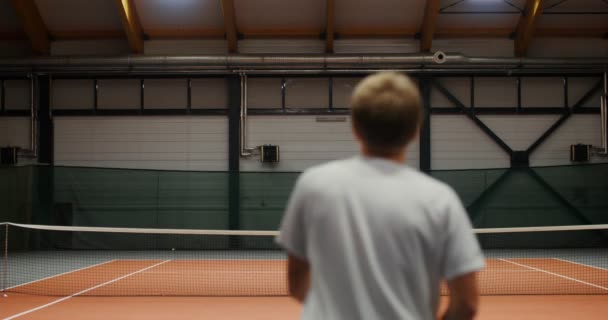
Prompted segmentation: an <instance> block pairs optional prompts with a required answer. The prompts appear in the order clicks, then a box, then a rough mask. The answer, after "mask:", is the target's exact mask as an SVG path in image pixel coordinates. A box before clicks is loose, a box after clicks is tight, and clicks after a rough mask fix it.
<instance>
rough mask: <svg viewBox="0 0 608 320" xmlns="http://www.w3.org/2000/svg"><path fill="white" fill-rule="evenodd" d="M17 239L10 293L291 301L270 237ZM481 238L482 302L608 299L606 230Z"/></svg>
mask: <svg viewBox="0 0 608 320" xmlns="http://www.w3.org/2000/svg"><path fill="white" fill-rule="evenodd" d="M600 227H601V229H593V228H600ZM4 228H5V226H2V229H4ZM580 229H582V230H580ZM9 233H10V235H9V238H8V239H9V242H12V243H9V250H8V255H7V256H5V257H4V260H3V261H4V264H3V268H2V273H3V275H4V277H5V279H4V280H3V282H4V283H3V287H4V288H5V291H7V292H8V293H11V292H17V293H25V294H35V295H53V296H69V295H78V296H277V295H286V294H287V283H286V266H287V264H286V255H285V253H284V252H283V251H281V250H280V248H278V247H277V246H276V245H275V243H274V237H275V235H276V233H275V232H271V231H266V232H256V231H208V230H207V231H205V230H177V229H164V230H163V229H161V230H158V229H157V230H154V229H120V228H119V229H111V228H85V227H57V226H30V225H20V226H13V225H11V226H10V228H9ZM476 233H477V236H478V239H479V241H480V243H481V244H482V247H483V248H484V253H485V255H486V264H487V267H486V268H485V269H484V270H483V271H482V272H481V273H480V276H479V283H480V291H481V294H483V295H533V294H543V295H548V294H608V226H599V227H598V226H593V227H590V226H578V227H573V228H568V229H566V230H562V229H554V228H553V229H552V228H534V229H521V228H514V229H502V228H501V229H478V230H476ZM443 293H444V294H445V293H446V291H445V289H444V290H443Z"/></svg>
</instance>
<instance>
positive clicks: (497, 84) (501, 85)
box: [475, 77, 517, 108]
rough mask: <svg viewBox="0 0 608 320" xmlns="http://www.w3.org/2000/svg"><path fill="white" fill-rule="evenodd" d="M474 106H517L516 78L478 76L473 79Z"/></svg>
mask: <svg viewBox="0 0 608 320" xmlns="http://www.w3.org/2000/svg"><path fill="white" fill-rule="evenodd" d="M475 107H482V108H505V107H508V108H515V107H517V78H515V77H513V78H498V77H478V78H476V79H475Z"/></svg>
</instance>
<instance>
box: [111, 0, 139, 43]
mask: <svg viewBox="0 0 608 320" xmlns="http://www.w3.org/2000/svg"><path fill="white" fill-rule="evenodd" d="M115 1H116V5H117V6H118V11H119V15H120V18H121V20H122V25H123V28H124V30H125V35H126V36H127V40H129V46H130V47H131V51H132V52H133V53H143V52H144V32H143V29H142V27H141V23H140V21H139V16H138V15H137V10H136V9H135V4H134V3H133V0H115Z"/></svg>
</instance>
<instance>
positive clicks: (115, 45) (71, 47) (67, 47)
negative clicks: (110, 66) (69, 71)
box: [51, 38, 131, 56]
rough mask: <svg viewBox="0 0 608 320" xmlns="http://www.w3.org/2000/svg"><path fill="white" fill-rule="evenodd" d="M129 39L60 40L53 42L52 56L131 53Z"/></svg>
mask: <svg viewBox="0 0 608 320" xmlns="http://www.w3.org/2000/svg"><path fill="white" fill-rule="evenodd" d="M130 53H131V49H130V48H129V43H128V42H127V39H126V38H125V39H105V40H104V39H98V40H59V41H52V42H51V55H52V56H102V55H107V56H110V55H124V54H130Z"/></svg>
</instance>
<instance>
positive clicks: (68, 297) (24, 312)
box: [3, 260, 171, 320]
mask: <svg viewBox="0 0 608 320" xmlns="http://www.w3.org/2000/svg"><path fill="white" fill-rule="evenodd" d="M169 261H171V260H165V261H162V262H159V263H157V264H155V265H152V266H149V267H146V268H143V269H140V270H137V271H134V272H131V273H129V274H126V275H124V276H122V277H119V278H116V279H113V280H110V281H106V282H104V283H102V284H98V285H96V286H94V287H90V288H88V289H84V290H82V291H80V292H77V293H74V294H72V295H69V296H66V297H63V298H61V299H57V300H53V301H51V302H49V303H47V304H43V305H41V306H38V307H36V308H32V309H29V310H26V311H23V312H21V313H18V314H15V315H12V316H10V317H8V318H4V319H3V320H11V319H15V318H18V317H21V316H24V315H26V314H29V313H32V312H34V311H38V310H40V309H44V308H46V307H50V306H52V305H54V304H57V303H59V302H62V301H65V300H68V299H70V298H73V297H76V296H79V295H81V294H83V293H87V292H89V291H91V290H95V289H97V288H101V287H103V286H105V285H108V284H111V283H114V282H116V281H120V280H122V279H124V278H127V277H130V276H132V275H136V274H138V273H141V272H144V271H146V270H150V269H152V268H155V267H158V266H160V265H161V264H164V263H167V262H169Z"/></svg>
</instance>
